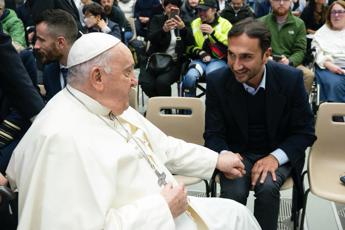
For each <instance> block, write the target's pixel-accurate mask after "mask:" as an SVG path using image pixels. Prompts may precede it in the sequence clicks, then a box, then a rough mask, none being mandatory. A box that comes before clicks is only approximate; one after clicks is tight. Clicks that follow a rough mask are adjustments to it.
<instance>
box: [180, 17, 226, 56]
mask: <svg viewBox="0 0 345 230" xmlns="http://www.w3.org/2000/svg"><path fill="white" fill-rule="evenodd" d="M201 24H202V22H201V19H200V18H197V19H195V20H193V21H192V23H191V27H192V31H193V37H194V45H193V46H190V47H188V48H187V53H188V54H191V55H192V57H193V58H195V57H197V58H199V53H200V52H201V51H206V52H207V53H208V54H210V55H211V56H212V57H215V58H217V54H215V52H212V50H211V46H212V44H216V45H217V46H218V48H219V49H220V50H221V51H222V52H225V54H226V51H227V46H228V32H229V30H230V29H231V27H232V25H231V23H230V22H229V21H228V20H226V19H225V18H222V17H220V16H216V18H215V20H214V22H213V23H212V24H211V26H212V28H213V29H214V31H213V33H212V34H208V35H205V36H204V35H203V33H202V32H201V30H200V25H201ZM206 38H207V39H206Z"/></svg>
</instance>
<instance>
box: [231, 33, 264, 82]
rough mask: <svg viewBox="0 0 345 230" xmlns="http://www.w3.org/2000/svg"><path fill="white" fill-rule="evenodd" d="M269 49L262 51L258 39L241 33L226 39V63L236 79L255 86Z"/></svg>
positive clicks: (260, 76) (261, 72) (259, 79)
mask: <svg viewBox="0 0 345 230" xmlns="http://www.w3.org/2000/svg"><path fill="white" fill-rule="evenodd" d="M269 53H270V51H269V49H267V50H266V51H264V52H263V51H262V50H261V47H260V44H259V39H258V38H250V37H248V36H247V34H245V33H243V34H241V35H239V36H234V37H231V38H230V39H229V40H228V65H229V67H230V68H231V70H232V72H233V73H234V76H235V78H236V80H237V81H238V82H240V83H246V84H248V85H250V86H252V87H255V88H256V87H257V86H258V85H259V84H260V82H261V79H262V75H263V70H264V65H265V64H266V63H267V60H268V57H269V55H270V54H269Z"/></svg>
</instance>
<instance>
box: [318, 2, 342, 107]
mask: <svg viewBox="0 0 345 230" xmlns="http://www.w3.org/2000/svg"><path fill="white" fill-rule="evenodd" d="M344 38H345V1H343V0H337V1H335V2H333V3H332V4H331V5H330V7H329V9H328V11H327V14H326V23H325V25H323V26H322V27H321V28H320V29H319V30H318V31H316V33H315V36H314V40H313V41H312V48H314V49H315V52H316V55H315V62H316V64H317V66H316V69H315V75H316V78H317V81H318V83H319V84H320V91H321V92H320V100H321V101H332V102H345V42H344Z"/></svg>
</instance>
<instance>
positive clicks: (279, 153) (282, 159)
mask: <svg viewBox="0 0 345 230" xmlns="http://www.w3.org/2000/svg"><path fill="white" fill-rule="evenodd" d="M271 155H273V156H274V157H275V158H276V159H277V160H278V163H279V166H281V165H283V164H285V163H287V162H289V158H288V156H287V155H286V153H285V152H284V151H283V150H281V149H276V150H275V151H273V152H272V153H271Z"/></svg>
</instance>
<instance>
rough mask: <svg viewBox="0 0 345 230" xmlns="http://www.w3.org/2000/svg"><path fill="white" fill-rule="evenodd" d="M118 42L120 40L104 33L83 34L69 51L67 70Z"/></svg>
mask: <svg viewBox="0 0 345 230" xmlns="http://www.w3.org/2000/svg"><path fill="white" fill-rule="evenodd" d="M120 42H121V40H120V39H118V38H116V37H114V36H112V35H109V34H106V33H100V32H93V33H89V34H83V35H82V36H81V37H80V38H79V39H77V40H76V41H75V42H74V44H73V45H72V47H71V49H70V51H69V54H68V58H67V68H70V67H72V66H76V65H79V64H81V63H84V62H86V61H89V60H91V59H92V58H94V57H96V56H98V55H100V54H101V53H103V52H104V51H106V50H108V49H110V48H112V47H114V46H116V45H117V44H119V43H120Z"/></svg>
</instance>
